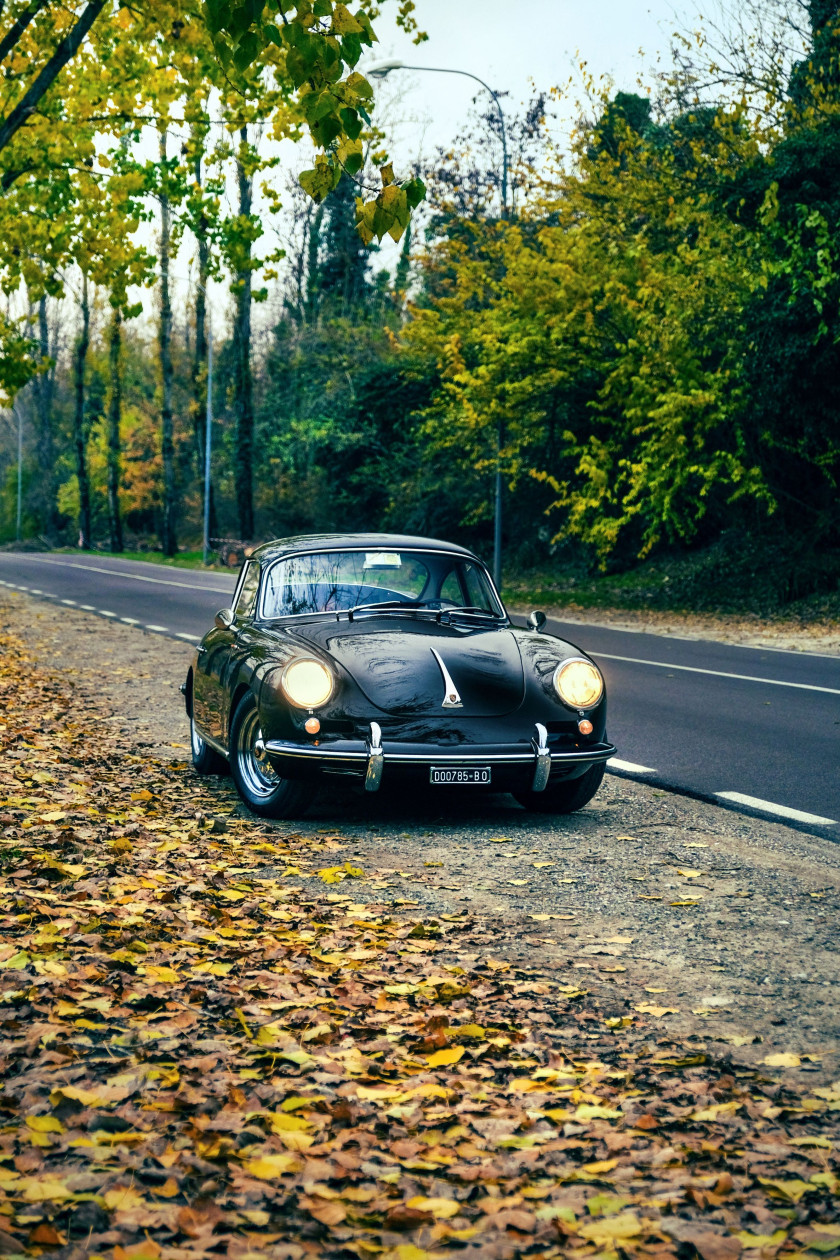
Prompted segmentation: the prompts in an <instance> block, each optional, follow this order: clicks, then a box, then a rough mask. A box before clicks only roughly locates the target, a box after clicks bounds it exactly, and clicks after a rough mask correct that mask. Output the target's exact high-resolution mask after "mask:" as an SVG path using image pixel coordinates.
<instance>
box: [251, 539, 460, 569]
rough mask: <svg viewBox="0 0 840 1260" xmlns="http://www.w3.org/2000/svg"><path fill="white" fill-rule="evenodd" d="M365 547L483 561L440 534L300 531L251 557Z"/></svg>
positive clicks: (263, 561)
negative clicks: (438, 553) (442, 553)
mask: <svg viewBox="0 0 840 1260" xmlns="http://www.w3.org/2000/svg"><path fill="white" fill-rule="evenodd" d="M363 547H375V548H377V549H378V548H380V547H390V548H393V550H394V551H401V550H402V551H405V550H417V549H419V550H421V551H448V552H451V553H454V554H455V555H459V556H466V557H468V558H469V559H470V560H478V562H479V564H481V563H482V561H481V560H479V558H478V556H476V555H474V554H473V552H471V551H468V550H467V548H466V547H459V546H458V545H457V543H450V542H443V541H442V539H440V538H421V537H417V536H415V535H413V534H299V535H298V536H296V537H292V538H275V539H274V540H273V542H267V543H263V544H262V545H261V546H260V547H257V548H256V549H255V550H254V552H253V553H252V556H251V558H252V559H253V560H259V561H260V563H261V564H266V563H267V562H269V561H272V560H277V559H279V558H280V557H282V556H284V555H292V554H297V553H299V552H302V551H345V550H346V551H350V550H354V549H357V548H363Z"/></svg>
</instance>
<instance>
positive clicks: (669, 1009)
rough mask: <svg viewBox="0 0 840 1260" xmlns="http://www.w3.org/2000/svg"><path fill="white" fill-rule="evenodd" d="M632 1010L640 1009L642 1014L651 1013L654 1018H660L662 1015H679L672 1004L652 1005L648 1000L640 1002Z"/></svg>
mask: <svg viewBox="0 0 840 1260" xmlns="http://www.w3.org/2000/svg"><path fill="white" fill-rule="evenodd" d="M633 1010H634V1011H640V1012H641V1013H642V1015H652V1016H653V1017H654V1019H661V1018H662V1016H663V1015H679V1011H678V1010H677V1009H676V1008H675V1007H673V1006H652V1005H651V1004H650V1002H640V1003H639V1005H638V1006H634V1007H633Z"/></svg>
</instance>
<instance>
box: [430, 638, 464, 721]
mask: <svg viewBox="0 0 840 1260" xmlns="http://www.w3.org/2000/svg"><path fill="white" fill-rule="evenodd" d="M431 652H432V656H433V657H434V658H435V660H436V661H437V663H438V665H439V666H440V672H441V674H443V688H444V691H445V692H446V694H445V696H444V698H443V704H442V705H441V706H440V707H441V708H442V709H463V707H464V704H463V701H462V700H461V697H460V696H459V695H458V688H457V687H456V686H455V684H454V682H453V681H452V677H451V675H450V673H449V670H448V669H447V668H446V666H445V665H444V663H443V657H442V656H441V654H440V652H437V651H436V650H435V649H434V648H432V649H431Z"/></svg>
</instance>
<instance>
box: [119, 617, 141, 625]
mask: <svg viewBox="0 0 840 1260" xmlns="http://www.w3.org/2000/svg"><path fill="white" fill-rule="evenodd" d="M120 621H123V622H125V624H126V625H127V626H139V625H140V622H139V621H138V620H137V618H136V617H120Z"/></svg>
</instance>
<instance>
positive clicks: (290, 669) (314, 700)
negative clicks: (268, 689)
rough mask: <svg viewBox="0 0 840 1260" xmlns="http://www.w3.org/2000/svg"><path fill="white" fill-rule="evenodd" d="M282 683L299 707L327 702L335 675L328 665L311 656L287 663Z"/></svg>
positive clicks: (307, 707)
mask: <svg viewBox="0 0 840 1260" xmlns="http://www.w3.org/2000/svg"><path fill="white" fill-rule="evenodd" d="M280 683H281V686H282V688H283V691H284V692H285V693H286V697H287V699H289V700H291V702H292V704H294V705H297V707H298V708H299V709H317V708H318V705H320V704H326V703H327V701H328V700H329V698H330V696H331V695H332V690H333V676H332V674H331V673H330V671H329V670H328V669H327V667H326V665H322V664H321V662H320V661H315V660H312V659H311V658H309V657H308V658H307V659H306V660H298V661H292V663H291V665H287V666H286V668H285V669H284V670H283V676H282V678H281V680H280Z"/></svg>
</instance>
